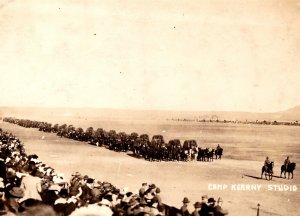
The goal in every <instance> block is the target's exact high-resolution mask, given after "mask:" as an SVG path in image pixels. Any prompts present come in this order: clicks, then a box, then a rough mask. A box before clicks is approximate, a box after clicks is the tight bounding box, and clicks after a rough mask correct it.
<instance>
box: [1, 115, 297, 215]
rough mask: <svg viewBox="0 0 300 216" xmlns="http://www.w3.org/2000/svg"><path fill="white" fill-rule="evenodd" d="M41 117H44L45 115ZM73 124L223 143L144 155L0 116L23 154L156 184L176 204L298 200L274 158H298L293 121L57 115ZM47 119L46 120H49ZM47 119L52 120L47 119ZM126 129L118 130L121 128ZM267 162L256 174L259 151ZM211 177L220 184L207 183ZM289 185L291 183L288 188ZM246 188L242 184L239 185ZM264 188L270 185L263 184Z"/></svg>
mask: <svg viewBox="0 0 300 216" xmlns="http://www.w3.org/2000/svg"><path fill="white" fill-rule="evenodd" d="M45 121H47V120H45ZM62 121H64V122H65V123H69V124H73V125H74V126H75V127H79V126H80V127H82V128H83V129H85V128H86V127H87V126H93V127H94V129H97V127H100V125H101V127H103V128H104V129H105V130H110V129H115V130H116V131H117V132H120V131H125V132H133V131H136V132H138V133H139V134H140V133H142V132H143V133H148V134H149V135H150V137H151V136H152V135H153V134H156V133H157V134H162V135H164V137H165V141H168V140H169V139H170V138H180V139H181V141H183V140H185V139H196V140H197V142H198V145H199V146H203V147H215V146H216V145H217V144H218V143H220V145H221V147H223V148H224V158H223V159H222V160H215V161H214V162H148V161H145V160H143V159H136V158H133V157H131V156H129V155H127V154H126V153H116V152H113V151H110V150H108V149H105V148H103V147H100V148H99V147H96V146H91V145H88V144H87V143H83V142H77V141H73V140H69V139H65V138H59V137H58V136H56V134H49V133H43V132H39V131H38V130H37V129H26V128H23V127H19V126H16V125H13V124H8V123H4V122H0V127H1V128H3V129H4V130H5V131H10V132H12V133H13V134H14V135H16V136H18V137H19V138H20V139H21V141H23V143H24V144H25V148H26V151H27V153H28V154H32V153H36V154H37V155H39V159H40V160H41V161H43V162H44V163H46V164H48V165H50V166H52V167H53V168H55V169H56V171H57V172H61V173H64V174H65V176H66V178H69V177H70V175H71V173H72V172H74V171H79V172H81V173H82V174H87V175H89V176H91V177H94V178H96V179H98V180H100V181H108V182H111V183H113V184H114V185H116V186H117V187H119V188H122V187H129V190H130V191H136V190H138V189H139V188H140V186H141V183H142V182H148V183H155V184H156V185H157V186H158V187H160V188H161V191H162V199H163V202H165V203H167V204H170V205H173V206H176V207H180V206H181V204H182V203H181V201H182V199H183V197H185V196H187V197H188V198H189V199H190V200H191V203H190V207H191V210H192V209H193V206H192V204H193V203H194V202H196V201H200V200H201V196H202V195H204V194H207V195H208V196H209V197H214V198H215V199H217V198H218V197H222V198H223V200H224V204H223V207H224V208H226V209H228V210H229V215H237V216H241V215H242V216H248V215H249V216H255V215H256V212H257V204H258V203H259V204H260V215H261V216H262V215H289V216H297V215H299V211H298V205H299V203H300V196H299V188H300V180H299V179H300V177H299V172H298V171H297V169H298V168H297V167H296V171H295V172H294V179H292V180H287V179H283V178H279V175H280V166H281V165H282V163H283V161H284V159H285V158H286V156H288V155H289V156H290V157H291V160H292V162H296V163H297V164H298V165H299V162H300V157H299V155H300V149H299V144H300V127H292V126H290V127H289V126H260V125H241V124H239V125H235V124H223V123H219V124H217V123H216V124H213V123H210V124H209V123H206V124H203V123H201V124H200V123H198V124H197V123H178V122H177V123H176V122H174V123H173V122H162V123H159V124H157V123H153V122H152V123H148V124H145V123H143V124H141V122H140V123H138V122H135V123H132V122H126V123H124V122H123V123H122V122H97V121H89V120H85V121H81V122H79V121H77V122H75V121H74V122H71V119H69V120H66V119H63V120H62ZM49 122H51V121H49ZM51 123H60V122H59V121H57V122H51ZM128 128H129V129H130V130H126V129H128ZM266 156H269V157H270V159H271V160H273V161H274V162H275V166H274V175H275V177H274V178H273V180H271V181H267V180H265V179H260V174H261V167H262V165H263V161H264V160H265V157H266ZM211 184H218V185H223V188H219V189H216V188H212V187H211V186H212V185H211ZM241 184H244V185H245V184H250V185H251V186H252V187H256V189H258V188H259V190H254V189H255V188H252V189H253V190H252V191H248V190H238V189H243V188H239V186H240V185H241ZM282 185H286V186H290V187H288V188H289V190H288V191H276V190H275V186H282ZM296 187H297V191H292V190H295V189H296ZM244 189H247V188H244ZM270 189H272V190H270Z"/></svg>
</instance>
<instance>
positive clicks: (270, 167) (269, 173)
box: [261, 161, 274, 181]
mask: <svg viewBox="0 0 300 216" xmlns="http://www.w3.org/2000/svg"><path fill="white" fill-rule="evenodd" d="M273 167H274V162H273V161H272V162H271V163H270V164H267V165H265V166H263V167H262V168H261V178H262V176H263V174H264V173H265V176H266V179H267V176H268V177H269V179H268V180H269V181H270V180H271V179H272V177H273Z"/></svg>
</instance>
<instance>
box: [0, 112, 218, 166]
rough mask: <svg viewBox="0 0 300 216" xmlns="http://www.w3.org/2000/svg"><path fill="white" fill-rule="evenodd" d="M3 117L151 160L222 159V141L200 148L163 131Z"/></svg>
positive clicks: (23, 124)
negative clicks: (167, 137) (168, 137)
mask: <svg viewBox="0 0 300 216" xmlns="http://www.w3.org/2000/svg"><path fill="white" fill-rule="evenodd" d="M3 121H6V122H9V123H13V124H18V125H20V126H22V127H27V128H28V127H32V128H39V130H40V131H44V132H53V133H56V134H57V135H58V136H61V137H66V138H70V139H74V140H79V141H85V142H88V143H89V144H91V145H96V146H105V147H107V148H109V149H110V150H113V151H120V152H128V151H131V152H133V155H134V156H135V157H138V158H145V159H146V160H149V161H194V160H197V161H213V159H221V157H222V155H223V149H222V148H221V147H220V145H218V146H217V148H216V149H211V148H201V147H199V146H198V145H197V142H196V141H195V140H185V141H184V142H183V144H181V141H180V140H179V139H172V140H170V141H169V142H168V143H166V142H165V141H164V138H163V136H162V135H154V136H153V137H152V139H151V141H150V138H149V136H148V134H141V135H140V136H139V135H138V134H137V133H135V132H133V133H131V134H126V133H125V132H119V133H117V132H116V131H115V130H110V131H108V132H107V131H105V130H103V129H102V128H98V129H97V130H96V131H94V129H93V128H92V127H88V128H87V129H86V131H85V132H84V130H83V129H82V128H75V127H74V126H73V125H69V126H67V125H66V124H63V125H58V124H55V125H54V126H53V127H52V124H50V123H47V122H39V121H31V120H25V119H16V118H11V117H8V118H4V119H3Z"/></svg>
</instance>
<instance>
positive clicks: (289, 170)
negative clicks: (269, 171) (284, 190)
mask: <svg viewBox="0 0 300 216" xmlns="http://www.w3.org/2000/svg"><path fill="white" fill-rule="evenodd" d="M295 169H296V163H289V164H288V165H287V167H286V166H285V165H282V166H281V173H280V177H281V175H282V173H283V172H284V178H286V172H287V173H288V179H290V174H292V177H291V179H293V177H294V173H293V172H294V170H295Z"/></svg>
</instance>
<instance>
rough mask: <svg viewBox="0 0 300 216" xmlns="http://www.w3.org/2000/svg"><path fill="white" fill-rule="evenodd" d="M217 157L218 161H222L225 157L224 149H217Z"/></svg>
mask: <svg viewBox="0 0 300 216" xmlns="http://www.w3.org/2000/svg"><path fill="white" fill-rule="evenodd" d="M215 155H216V159H220V160H221V158H222V155H223V149H222V148H221V147H220V148H217V149H216V150H215Z"/></svg>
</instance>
